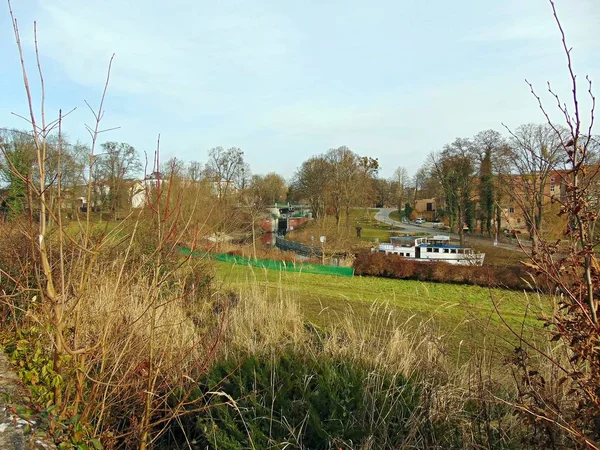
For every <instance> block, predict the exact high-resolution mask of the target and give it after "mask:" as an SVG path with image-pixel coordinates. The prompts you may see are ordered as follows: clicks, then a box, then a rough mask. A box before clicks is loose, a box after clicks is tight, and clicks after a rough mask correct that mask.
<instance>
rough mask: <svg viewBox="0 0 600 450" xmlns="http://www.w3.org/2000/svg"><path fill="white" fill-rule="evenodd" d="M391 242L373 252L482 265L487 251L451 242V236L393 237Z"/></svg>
mask: <svg viewBox="0 0 600 450" xmlns="http://www.w3.org/2000/svg"><path fill="white" fill-rule="evenodd" d="M390 241H391V242H386V243H381V244H379V246H378V247H376V248H372V249H371V251H372V252H379V253H386V254H391V255H398V256H402V257H404V258H410V259H414V260H416V261H431V262H433V261H442V262H446V263H450V264H457V265H461V266H481V265H483V259H484V258H485V253H475V251H474V250H473V249H472V248H463V247H461V246H459V245H452V244H450V237H449V236H433V237H419V238H415V237H411V236H398V237H392V238H391V239H390Z"/></svg>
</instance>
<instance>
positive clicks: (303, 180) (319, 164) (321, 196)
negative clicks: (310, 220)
mask: <svg viewBox="0 0 600 450" xmlns="http://www.w3.org/2000/svg"><path fill="white" fill-rule="evenodd" d="M330 171H331V165H330V163H329V161H327V160H326V159H325V158H324V157H323V156H313V157H312V158H309V159H308V160H306V161H304V162H303V163H302V165H301V166H300V168H299V169H298V170H297V171H296V174H295V176H294V182H293V186H294V190H295V191H296V192H297V195H298V196H299V197H302V198H304V199H305V200H306V201H308V203H309V204H310V208H311V210H312V214H313V217H314V218H315V219H317V220H321V221H324V220H325V216H326V213H327V209H326V199H327V189H328V185H329V182H330V177H329V173H330Z"/></svg>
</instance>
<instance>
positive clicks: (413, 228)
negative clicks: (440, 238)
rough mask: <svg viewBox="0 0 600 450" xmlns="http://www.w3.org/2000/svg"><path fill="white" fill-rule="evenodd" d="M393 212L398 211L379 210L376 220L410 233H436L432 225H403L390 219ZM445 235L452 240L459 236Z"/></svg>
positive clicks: (390, 209) (393, 209) (392, 209)
mask: <svg viewBox="0 0 600 450" xmlns="http://www.w3.org/2000/svg"><path fill="white" fill-rule="evenodd" d="M393 211H396V209H395V208H379V212H377V214H375V220H378V221H380V222H383V223H387V224H389V225H394V226H396V227H402V228H403V229H404V230H406V232H408V233H429V234H431V233H433V232H434V231H436V230H434V229H433V224H432V223H424V224H422V225H417V224H416V223H402V222H398V221H397V220H393V219H391V218H390V213H392V212H393ZM440 234H442V233H440ZM443 234H446V235H448V236H450V237H452V238H458V235H457V234H456V235H455V234H453V233H448V232H444V233H443Z"/></svg>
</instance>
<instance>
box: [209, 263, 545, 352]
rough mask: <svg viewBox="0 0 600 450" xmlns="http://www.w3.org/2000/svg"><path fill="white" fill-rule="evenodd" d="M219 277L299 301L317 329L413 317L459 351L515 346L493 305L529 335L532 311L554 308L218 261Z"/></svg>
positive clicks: (420, 285) (228, 284)
mask: <svg viewBox="0 0 600 450" xmlns="http://www.w3.org/2000/svg"><path fill="white" fill-rule="evenodd" d="M216 273H217V279H218V280H220V282H221V283H222V287H223V288H225V289H234V290H238V289H239V290H243V289H245V288H247V287H248V286H255V287H256V286H258V287H259V288H261V289H266V290H267V291H268V293H269V295H270V296H273V298H276V297H277V296H281V295H287V296H289V297H291V298H292V299H294V300H295V301H297V302H298V303H299V305H300V308H301V310H302V312H303V314H304V315H305V317H306V318H307V320H309V321H311V322H313V323H315V324H317V325H319V326H323V327H327V326H330V325H333V324H335V323H336V322H339V321H341V319H343V317H344V315H346V314H347V313H348V311H353V312H354V313H355V314H358V315H360V316H361V318H363V319H364V320H381V321H382V326H385V323H386V322H387V320H388V319H389V317H388V316H390V317H392V316H393V318H394V319H395V320H396V322H403V321H406V320H408V319H410V323H411V324H413V325H414V326H415V327H417V326H419V325H420V324H421V323H423V322H425V321H430V322H431V323H432V324H434V326H435V327H437V328H438V329H439V332H440V333H441V334H442V335H443V336H445V338H447V339H448V341H449V342H450V343H451V346H453V347H455V348H457V347H458V346H460V345H466V344H475V345H479V344H482V343H483V340H484V339H485V340H486V341H488V342H489V341H490V340H494V341H496V342H497V344H499V345H502V346H508V345H514V344H515V343H516V338H515V337H514V335H513V334H512V333H511V332H510V331H509V330H508V328H507V327H506V326H505V325H504V324H503V323H502V320H501V319H500V317H499V316H498V314H497V313H496V311H495V307H494V303H496V305H497V307H498V310H499V312H500V313H501V314H502V317H503V318H504V320H505V321H506V322H507V323H508V324H509V325H510V326H511V327H512V328H514V329H515V330H516V331H517V332H521V329H523V332H524V333H525V335H526V336H529V335H531V334H532V333H535V332H536V330H538V329H539V323H538V321H537V320H536V317H537V315H538V314H537V313H534V312H532V311H538V312H539V311H540V306H541V307H542V308H543V309H545V310H548V309H549V308H550V305H549V303H550V299H548V298H547V297H538V296H536V295H534V294H529V295H526V294H524V293H520V292H514V291H506V290H501V289H488V288H482V287H477V286H467V285H452V284H441V283H425V282H419V281H408V280H391V279H384V278H374V277H354V278H341V277H331V276H323V275H312V274H304V273H292V272H276V271H269V270H261V269H252V268H249V267H245V266H236V265H231V264H226V263H216ZM542 303H545V304H544V305H541V304H542ZM377 305H379V308H377ZM384 305H387V307H384ZM374 308H375V309H379V310H380V311H382V312H383V315H384V317H382V316H380V317H377V314H375V315H374V314H373V310H374Z"/></svg>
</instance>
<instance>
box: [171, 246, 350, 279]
mask: <svg viewBox="0 0 600 450" xmlns="http://www.w3.org/2000/svg"><path fill="white" fill-rule="evenodd" d="M181 253H182V254H183V255H185V256H190V255H191V256H192V257H197V258H201V257H204V258H210V259H213V260H215V261H221V262H227V263H231V264H240V265H244V266H252V267H260V268H262V269H269V270H280V271H281V270H284V271H286V272H305V273H316V274H319V275H332V276H337V277H351V276H353V275H354V268H352V267H335V266H323V265H320V264H309V263H291V262H285V261H274V260H272V259H256V260H255V259H254V258H245V257H243V256H238V255H228V254H226V253H209V252H201V251H199V250H196V251H194V252H192V251H190V249H189V248H186V247H182V248H181Z"/></svg>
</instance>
